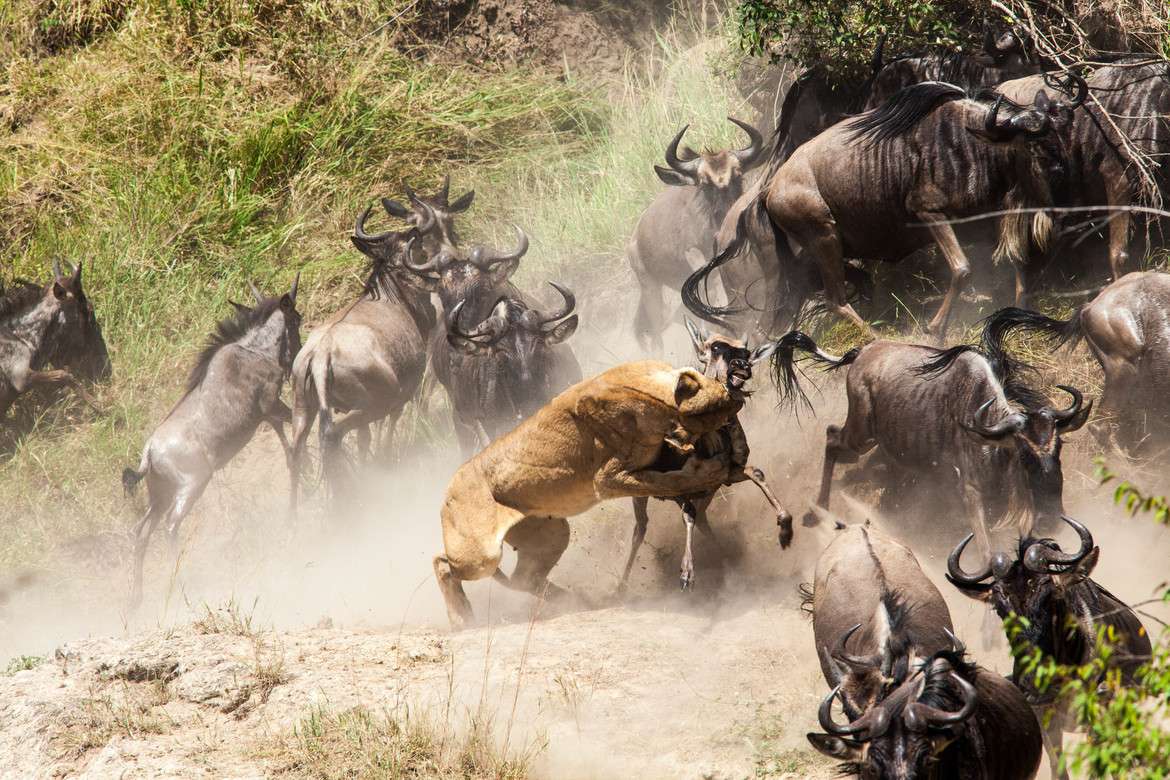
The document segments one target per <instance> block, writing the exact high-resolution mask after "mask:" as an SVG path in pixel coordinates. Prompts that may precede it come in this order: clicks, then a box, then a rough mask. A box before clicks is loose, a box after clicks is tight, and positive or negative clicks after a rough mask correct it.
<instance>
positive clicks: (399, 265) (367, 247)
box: [350, 206, 433, 299]
mask: <svg viewBox="0 0 1170 780" xmlns="http://www.w3.org/2000/svg"><path fill="white" fill-rule="evenodd" d="M372 210H373V206H370V207H368V208H367V209H366V210H365V211H363V212H362V213H361V215H359V216H358V218H357V221H356V222H355V223H354V226H353V235H352V236H350V240H351V241H352V242H353V245H354V246H355V247H357V249H358V251H359V252H361V253H362V254H363V255H365V256H366V257H368V258H369V259H370V265H369V273H368V274H367V276H366V282H365V291H366V294H367V295H369V296H370V297H371V298H374V299H377V298H378V297H380V296H381V295H382V294H383V293H385V292H386V291H387V284H388V283H390V282H391V280H395V281H397V280H401V281H403V282H405V283H406V284H407V285H409V286H411V287H414V288H415V289H418V290H421V291H424V292H431V291H432V289H433V284H431V283H429V282H428V281H427V280H426V279H424V278H421V277H419V276H418V275H417V274H415V273H413V272H411V270H410V269H409V268H408V267H407V266H406V261H407V260H408V259H409V258H410V257H411V252H412V250H413V248H414V245H415V244H416V243H417V240H418V236H419V230H418V228H411V229H410V230H403V231H394V230H386V231H383V232H381V233H368V232H366V220H367V219H369V216H370V212H371V211H372ZM424 226H425V223H424Z"/></svg>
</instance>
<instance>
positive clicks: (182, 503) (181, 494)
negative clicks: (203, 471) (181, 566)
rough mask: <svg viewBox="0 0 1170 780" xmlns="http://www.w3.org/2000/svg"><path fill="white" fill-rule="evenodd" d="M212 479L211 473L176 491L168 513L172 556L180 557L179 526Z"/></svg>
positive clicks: (168, 530)
mask: <svg viewBox="0 0 1170 780" xmlns="http://www.w3.org/2000/svg"><path fill="white" fill-rule="evenodd" d="M209 481H210V475H208V476H207V477H205V478H199V479H198V480H197V481H194V482H188V483H187V484H186V485H183V486H182V487H180V488H179V490H178V491H177V492H176V493H175V500H174V502H173V503H172V504H171V508H170V511H169V512H168V513H167V525H168V528H167V537H168V539H169V540H170V548H171V558H173V559H176V560H177V559H178V557H179V526H180V525H182V523H183V520H184V519H186V517H187V515H188V514H190V512H191V509H192V508H193V507H194V506H195V502H196V501H198V500H199V497H200V496H201V495H203V491H204V489H205V488H206V487H207V483H208V482H209Z"/></svg>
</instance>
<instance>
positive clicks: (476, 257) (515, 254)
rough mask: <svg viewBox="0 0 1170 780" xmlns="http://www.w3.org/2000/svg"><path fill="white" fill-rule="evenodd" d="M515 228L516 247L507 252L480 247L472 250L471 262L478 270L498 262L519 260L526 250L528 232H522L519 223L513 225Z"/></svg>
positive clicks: (484, 269)
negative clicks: (477, 250)
mask: <svg viewBox="0 0 1170 780" xmlns="http://www.w3.org/2000/svg"><path fill="white" fill-rule="evenodd" d="M512 227H514V228H515V229H516V248H515V249H513V250H512V251H511V252H508V253H500V252H496V251H495V250H492V249H481V248H479V247H477V249H481V251H479V252H475V251H473V252H472V257H471V262H472V263H475V265H477V266H479V268H480V270H483V271H486V270H487V269H488V268H490V267H492V266H493V265H497V264H499V263H510V262H512V261H513V260H519V259H520V258H521V257H523V256H524V253H525V252H527V251H528V234H527V233H525V232H524V230H523V228H521V227H520V226H519V225H513V226H512Z"/></svg>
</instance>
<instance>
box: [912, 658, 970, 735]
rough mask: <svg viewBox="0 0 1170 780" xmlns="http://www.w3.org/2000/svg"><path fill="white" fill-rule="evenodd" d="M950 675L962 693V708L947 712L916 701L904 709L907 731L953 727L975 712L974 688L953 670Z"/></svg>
mask: <svg viewBox="0 0 1170 780" xmlns="http://www.w3.org/2000/svg"><path fill="white" fill-rule="evenodd" d="M950 675H951V679H953V680H954V681H955V683H956V684H957V685H958V686H959V690H960V692H961V693H962V699H963V706H962V707H960V708H959V709H957V710H955V711H954V712H948V711H947V710H940V709H938V708H937V707H931V706H930V705H929V704H923V703H922V702H917V701H916V702H914V703H913V704H911V705H909V706H908V707H907V708H906V714H905V715H904V716H903V718H904V720H905V723H906V727H907V728H908V729H910V730H911V731H925V730H926V729H928V728H931V727H935V728H939V727H943V726H954V725H956V724H959V723H962V722H963V721H965V720H967V718H969V717H971V715H972V714H973V713H974V712H975V705H976V703H977V702H978V695H977V694H976V692H975V686H974V685H972V684H971V683H969V682H967V681H966V680H964V679H963V678H962V677H961V676H960V675H959V674H958V673H957V672H955V671H954V670H952V671H951V672H950Z"/></svg>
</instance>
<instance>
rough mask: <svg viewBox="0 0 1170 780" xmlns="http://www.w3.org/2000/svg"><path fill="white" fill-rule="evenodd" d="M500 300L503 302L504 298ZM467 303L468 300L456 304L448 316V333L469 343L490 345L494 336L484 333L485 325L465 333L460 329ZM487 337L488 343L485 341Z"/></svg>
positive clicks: (482, 324)
mask: <svg viewBox="0 0 1170 780" xmlns="http://www.w3.org/2000/svg"><path fill="white" fill-rule="evenodd" d="M500 300H503V298H501V299H500ZM466 303H467V301H466V299H465V300H462V301H459V303H457V304H455V307H454V308H453V309H451V313H450V314H448V315H447V332H448V333H449V334H450V335H452V336H458V337H460V338H463V339H467V340H468V341H474V342H476V343H477V344H490V343H491V342H492V334H490V333H484V332H483V326H484V323H482V322H481V323H479V324H478V325H476V326H475V329H474V330H472V331H464V330H461V329H460V327H459V318H460V317H461V316H462V315H463V306H464V304H466ZM499 303H500V301H496V303H495V305H493V306H492V308H493V309H494V308H495V307H496V306H498V305H499ZM485 337H487V341H484V338H485Z"/></svg>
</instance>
